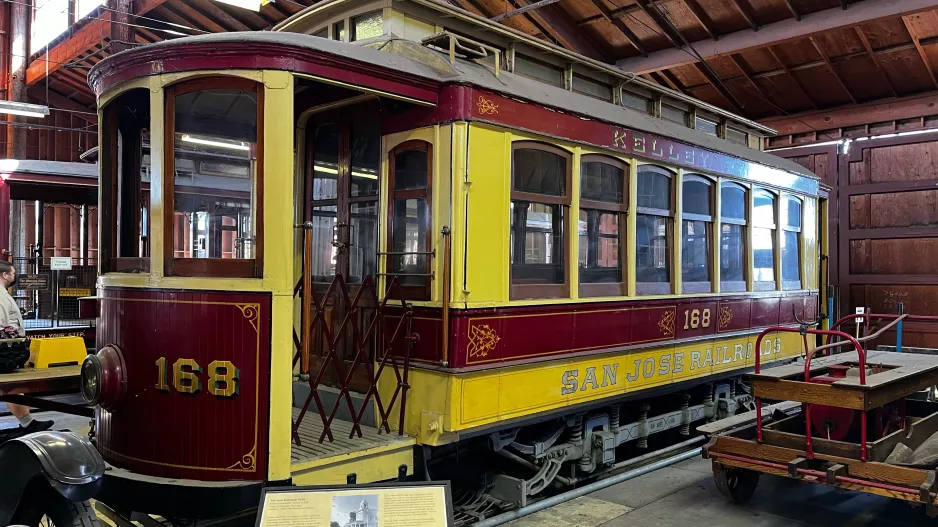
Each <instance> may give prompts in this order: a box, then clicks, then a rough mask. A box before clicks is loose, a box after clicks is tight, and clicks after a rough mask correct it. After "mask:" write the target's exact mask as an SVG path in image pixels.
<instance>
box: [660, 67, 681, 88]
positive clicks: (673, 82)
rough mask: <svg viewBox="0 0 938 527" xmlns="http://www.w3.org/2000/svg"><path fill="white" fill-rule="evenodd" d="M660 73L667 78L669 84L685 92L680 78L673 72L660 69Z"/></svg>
mask: <svg viewBox="0 0 938 527" xmlns="http://www.w3.org/2000/svg"><path fill="white" fill-rule="evenodd" d="M660 73H661V75H662V76H664V78H665V79H667V80H668V84H670V85H671V87H672V88H673V89H675V90H677V91H679V92H681V93H687V89H686V88H685V87H684V85H683V84H681V81H680V79H678V78H677V76H676V75H675V74H673V73H671V71H670V70H662V71H661V72H660Z"/></svg>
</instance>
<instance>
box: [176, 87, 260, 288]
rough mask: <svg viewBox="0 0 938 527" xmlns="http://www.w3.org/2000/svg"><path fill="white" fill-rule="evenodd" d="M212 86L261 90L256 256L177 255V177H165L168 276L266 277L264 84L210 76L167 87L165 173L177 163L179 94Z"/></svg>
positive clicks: (256, 181)
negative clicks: (214, 256) (195, 256)
mask: <svg viewBox="0 0 938 527" xmlns="http://www.w3.org/2000/svg"><path fill="white" fill-rule="evenodd" d="M210 89H224V90H231V89H241V90H244V91H253V92H255V93H257V131H256V133H257V142H256V144H257V157H256V160H255V167H256V170H255V174H254V178H253V186H254V196H253V200H252V207H253V210H252V211H251V214H252V215H254V218H255V223H254V231H253V234H254V258H252V259H235V258H230V259H228V258H226V259H222V258H176V257H175V255H174V248H175V245H174V243H175V233H174V228H175V221H174V217H175V214H176V210H175V208H176V207H175V195H176V188H175V187H176V181H175V178H168V177H164V178H163V196H164V203H165V205H164V210H163V222H164V225H163V228H164V232H163V255H164V273H165V275H166V276H184V277H197V276H207V277H217V278H262V277H263V276H264V267H263V265H264V86H263V85H261V84H260V83H257V82H255V81H252V80H248V79H243V78H240V77H224V76H215V77H206V78H202V79H195V80H189V81H183V82H180V83H179V84H175V85H173V86H169V87H167V88H166V89H165V90H164V94H163V96H164V101H165V108H164V111H165V114H164V119H165V120H164V123H165V130H164V132H163V173H164V174H173V173H175V166H176V165H175V163H176V97H179V96H181V95H185V94H187V93H191V92H195V91H201V90H210Z"/></svg>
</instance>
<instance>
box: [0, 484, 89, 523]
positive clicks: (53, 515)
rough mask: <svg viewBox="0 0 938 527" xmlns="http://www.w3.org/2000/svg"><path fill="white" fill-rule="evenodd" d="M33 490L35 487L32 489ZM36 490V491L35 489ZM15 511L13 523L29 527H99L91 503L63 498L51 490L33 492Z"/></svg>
mask: <svg viewBox="0 0 938 527" xmlns="http://www.w3.org/2000/svg"><path fill="white" fill-rule="evenodd" d="M33 488H35V487H33ZM37 490H38V489H37ZM27 500H28V501H27V502H26V503H25V504H24V506H23V507H21V508H20V510H19V511H17V514H16V517H15V518H14V519H13V520H14V521H13V523H14V524H16V525H28V526H29V527H101V522H100V521H98V515H97V514H95V512H94V508H92V507H91V503H90V502H87V501H77V502H76V501H71V500H67V499H65V498H63V497H62V496H61V495H60V494H59V493H57V492H55V491H54V490H52V489H51V488H48V487H47V488H46V489H44V492H35V493H33V494H31V495H29V496H28V497H27Z"/></svg>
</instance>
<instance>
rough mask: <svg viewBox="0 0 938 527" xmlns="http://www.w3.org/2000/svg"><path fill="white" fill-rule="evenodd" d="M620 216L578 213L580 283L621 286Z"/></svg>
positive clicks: (590, 211)
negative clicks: (616, 284) (617, 284)
mask: <svg viewBox="0 0 938 527" xmlns="http://www.w3.org/2000/svg"><path fill="white" fill-rule="evenodd" d="M619 227H620V225H619V213H615V212H606V211H601V210H580V225H579V229H580V251H579V254H580V256H579V258H580V282H581V283H584V284H596V283H607V282H609V283H618V282H622V281H623V279H622V262H621V259H620V254H621V253H620V251H619V239H620V238H619V232H620V231H619Z"/></svg>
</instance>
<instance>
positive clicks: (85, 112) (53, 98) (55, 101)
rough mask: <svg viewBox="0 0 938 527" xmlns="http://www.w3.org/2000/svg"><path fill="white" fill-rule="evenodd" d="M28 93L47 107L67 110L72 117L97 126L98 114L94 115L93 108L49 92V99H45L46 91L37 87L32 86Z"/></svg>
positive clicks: (54, 92) (57, 93)
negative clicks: (71, 113)
mask: <svg viewBox="0 0 938 527" xmlns="http://www.w3.org/2000/svg"><path fill="white" fill-rule="evenodd" d="M28 93H29V96H30V97H32V98H34V99H38V100H39V101H41V102H43V103H44V104H46V105H48V106H52V107H53V108H59V109H62V110H69V111H71V112H74V113H73V115H74V116H75V117H78V118H79V119H82V120H84V121H86V122H89V123H94V124H98V114H97V113H95V111H94V108H89V107H87V106H85V105H84V104H81V103H79V102H77V101H73V100H72V99H69V98H67V97H66V96H64V95H62V94H61V93H59V92H56V91H53V90H49V92H48V93H49V97H48V98H46V90H44V89H41V88H40V87H39V86H34V87H32V88H30V89H29V90H28Z"/></svg>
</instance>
